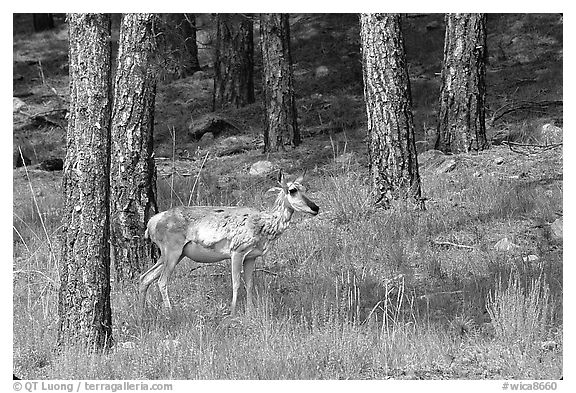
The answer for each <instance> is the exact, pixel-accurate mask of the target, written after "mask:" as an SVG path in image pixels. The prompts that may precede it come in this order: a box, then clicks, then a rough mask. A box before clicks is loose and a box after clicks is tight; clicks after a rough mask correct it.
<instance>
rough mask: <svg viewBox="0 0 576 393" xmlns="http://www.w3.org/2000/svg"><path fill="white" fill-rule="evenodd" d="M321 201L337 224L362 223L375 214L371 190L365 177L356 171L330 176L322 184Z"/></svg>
mask: <svg viewBox="0 0 576 393" xmlns="http://www.w3.org/2000/svg"><path fill="white" fill-rule="evenodd" d="M320 188H321V190H322V194H321V196H320V199H321V200H322V203H323V204H325V205H326V209H328V210H329V211H331V212H332V215H333V217H332V218H333V219H334V221H335V222H336V223H337V224H346V223H349V222H354V221H360V220H362V219H364V218H366V217H368V216H369V215H370V214H371V213H373V211H374V208H373V207H372V204H371V202H370V188H369V186H368V182H366V181H365V179H363V175H362V174H361V173H359V172H357V171H354V170H346V171H342V173H332V174H329V175H328V176H327V177H326V178H325V179H323V181H322V183H321V184H320Z"/></svg>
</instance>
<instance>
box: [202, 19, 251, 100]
mask: <svg viewBox="0 0 576 393" xmlns="http://www.w3.org/2000/svg"><path fill="white" fill-rule="evenodd" d="M216 25H217V32H216V53H215V61H214V95H213V100H212V107H213V110H217V109H222V108H225V107H227V106H228V105H232V106H234V107H236V108H239V107H242V106H245V105H248V104H251V103H253V102H254V76H253V74H254V42H253V26H252V25H253V23H252V21H251V20H250V19H248V18H246V17H245V16H243V15H240V14H218V15H217V17H216Z"/></svg>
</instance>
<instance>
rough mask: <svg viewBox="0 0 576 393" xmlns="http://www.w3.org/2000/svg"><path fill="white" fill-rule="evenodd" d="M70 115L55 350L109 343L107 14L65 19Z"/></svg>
mask: <svg viewBox="0 0 576 393" xmlns="http://www.w3.org/2000/svg"><path fill="white" fill-rule="evenodd" d="M68 23H69V35H70V48H69V55H70V58H69V61H70V62H69V67H70V115H69V120H68V131H67V136H66V137H67V138H66V139H67V150H66V161H65V166H64V175H63V180H62V186H63V191H64V201H65V207H64V225H63V229H62V231H63V239H62V263H61V268H60V291H59V303H58V315H59V330H58V346H59V347H70V346H76V345H80V346H84V347H85V348H87V349H88V350H91V351H98V350H102V349H106V348H108V347H110V346H111V344H112V314H111V309H110V253H109V240H110V239H109V236H108V235H109V207H108V206H109V203H108V202H109V201H108V197H109V166H110V165H109V157H110V108H111V97H110V77H111V76H110V49H111V46H110V42H111V41H110V16H109V15H106V14H70V15H68Z"/></svg>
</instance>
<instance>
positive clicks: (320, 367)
mask: <svg viewBox="0 0 576 393" xmlns="http://www.w3.org/2000/svg"><path fill="white" fill-rule="evenodd" d="M351 157H353V156H351ZM336 158H338V157H336ZM348 158H350V156H349V157H348ZM476 159H479V158H476ZM211 164H213V163H211ZM461 171H462V172H461V173H458V174H450V175H441V176H440V177H436V179H434V176H433V175H431V174H429V173H426V172H424V175H423V176H424V178H425V184H427V185H428V187H427V189H426V194H427V196H428V197H430V198H431V200H433V201H435V202H434V203H430V204H429V210H428V211H426V212H417V211H413V210H410V209H407V208H402V207H399V208H397V209H395V210H392V211H378V210H374V209H371V208H370V207H369V204H368V202H367V201H368V190H367V189H366V186H365V185H364V184H365V182H364V181H363V178H364V177H365V172H364V169H362V166H359V165H357V164H355V163H354V162H353V160H350V159H348V160H342V159H340V160H334V161H333V162H332V163H330V164H329V165H327V166H325V167H324V169H323V171H318V172H315V173H314V172H312V173H309V183H310V184H311V185H313V186H314V187H313V188H312V190H311V195H312V197H313V198H314V199H315V200H316V201H317V203H318V204H319V205H320V206H321V212H322V213H321V214H320V215H319V216H318V217H315V218H309V217H300V218H296V219H295V222H294V223H293V225H292V228H290V229H289V230H288V231H287V232H286V234H285V235H284V236H283V237H282V238H281V239H280V240H279V241H278V243H277V244H276V246H275V247H274V248H273V249H272V250H271V252H270V254H269V255H268V256H267V257H266V260H265V261H263V262H259V264H258V265H259V266H258V267H259V268H261V269H262V268H263V269H264V270H260V271H258V270H257V272H256V283H257V286H256V291H257V299H258V302H259V304H258V307H257V311H256V313H255V315H252V316H241V317H240V318H238V319H236V320H230V319H229V317H227V313H228V304H229V297H230V292H231V289H230V283H229V267H228V266H227V264H226V263H220V264H216V265H212V266H206V267H204V268H202V269H200V270H194V271H191V268H192V267H193V266H195V264H194V263H193V262H190V261H183V262H182V263H181V266H179V268H178V269H177V270H176V273H175V275H174V280H173V284H172V286H171V288H170V291H171V296H172V298H173V303H174V304H175V311H174V312H173V313H172V314H169V315H168V314H166V313H165V311H164V310H163V309H162V308H161V302H160V301H159V294H158V293H157V292H158V291H156V290H152V291H151V292H152V294H151V295H150V299H149V313H148V315H147V317H146V319H145V323H144V324H141V323H140V322H139V321H138V319H137V318H138V315H137V313H135V312H134V304H136V303H137V299H136V293H137V291H136V288H135V286H133V285H128V286H124V287H123V288H122V289H120V288H117V289H115V290H114V291H113V293H112V306H113V312H114V323H115V327H114V339H115V342H116V345H115V347H114V349H113V350H112V351H111V352H110V353H108V354H105V355H90V356H86V355H85V354H82V353H78V352H77V351H76V350H75V349H70V350H67V351H65V352H63V353H62V354H60V355H56V354H55V353H53V346H54V343H55V337H56V333H57V330H56V329H57V313H56V305H57V285H58V277H57V271H56V266H55V264H54V263H53V262H51V257H50V256H49V255H50V253H49V247H48V244H47V242H46V239H45V236H44V235H43V229H42V221H40V220H39V216H38V214H37V212H36V211H37V210H38V209H39V210H40V212H41V213H42V212H43V210H48V209H53V208H54V207H53V206H50V207H49V206H48V205H47V202H51V203H53V204H55V205H56V206H58V207H57V210H58V211H59V209H60V207H59V206H61V204H60V202H57V200H58V198H59V197H58V196H57V195H56V194H54V193H44V194H42V195H41V196H40V197H38V198H37V199H36V204H35V203H34V201H33V200H32V199H29V201H30V203H28V204H26V203H21V202H19V203H18V205H16V206H15V215H17V217H18V218H16V216H15V229H17V230H18V232H19V233H20V236H21V238H18V237H15V245H14V256H15V270H16V271H17V274H15V282H14V305H15V315H14V327H15V330H14V364H15V372H16V373H17V374H20V375H22V376H25V377H27V378H81V379H83V378H100V379H108V378H110V379H116V378H146V379H171V378H176V379H180V378H183V379H220V378H225V379H326V378H329V379H339V378H355V379H361V378H388V377H396V378H508V377H514V378H523V379H526V378H548V379H554V378H558V376H559V375H560V373H561V370H562V336H561V330H562V328H561V326H562V324H561V322H562V317H561V311H560V310H561V293H562V284H561V283H562V275H561V250H560V253H558V248H557V246H555V245H554V244H553V243H550V240H549V239H548V238H546V237H545V236H544V235H542V234H540V235H538V234H537V233H536V234H534V233H531V232H530V225H532V218H534V217H536V218H538V217H542V215H543V214H544V215H547V214H548V213H546V212H547V211H548V212H549V211H553V210H554V209H561V201H562V197H561V188H553V187H552V188H550V189H543V188H542V189H538V188H536V189H535V190H532V191H531V192H527V193H523V194H510V189H511V187H512V189H514V188H513V187H516V186H512V185H511V184H507V183H503V182H499V181H495V180H494V179H493V178H492V177H490V176H485V177H483V178H480V179H476V178H475V179H472V178H469V177H468V176H470V175H469V174H468V172H467V169H466V168H461ZM194 181H195V179H194V176H190V177H189V178H188V183H179V182H177V183H175V184H177V187H178V192H179V193H180V194H181V195H180V198H182V199H183V200H184V199H186V200H187V199H188V197H189V195H187V194H186V190H190V189H191V187H192V186H193V182H194ZM215 181H216V180H214V179H212V180H211V178H210V177H209V176H204V174H202V175H201V176H200V177H199V180H198V182H197V184H199V185H200V190H201V192H200V198H205V199H204V200H205V201H207V202H212V203H227V202H229V201H230V199H227V198H232V197H233V195H234V197H235V198H238V199H236V200H237V201H238V200H242V202H243V203H245V204H249V205H252V206H258V207H260V206H262V205H263V204H266V203H267V201H266V198H265V197H263V193H256V194H255V193H254V192H253V189H255V188H257V187H260V188H262V189H267V188H269V187H270V186H273V185H274V184H273V180H272V179H268V178H266V179H259V180H248V179H247V178H246V179H245V180H243V177H242V176H238V177H237V180H236V183H235V186H236V187H242V188H241V189H240V190H238V189H237V190H236V193H235V194H232V193H226V194H225V196H224V197H222V199H214V198H215V195H214V194H213V193H210V192H209V190H211V189H212V188H211V184H213V183H211V182H215ZM262 182H264V184H263V185H264V187H262V184H261V183H262ZM31 184H32V188H33V189H36V188H40V186H39V185H38V186H37V185H35V184H34V180H32V183H31ZM159 187H164V186H161V185H160V186H159ZM19 190H21V192H23V193H24V195H21V198H18V199H19V200H22V201H24V200H26V198H28V197H26V196H25V195H26V192H25V191H24V190H26V187H22V188H19ZM456 190H458V192H459V193H460V195H459V197H458V199H457V200H456V199H455V197H454V195H455V191H456ZM550 190H552V192H550ZM167 191H169V189H164V193H163V194H162V193H161V195H163V196H164V198H166V197H169V195H170V194H169V192H167ZM28 192H29V191H28ZM204 192H205V194H204ZM507 195H508V196H507ZM510 195H512V196H510ZM455 201H456V205H454V202H455ZM163 203H164V204H166V203H167V201H166V200H164V202H163ZM544 206H546V208H544ZM543 211H544V213H543ZM57 216H58V214H56V215H55V216H54V217H52V216H50V215H46V216H45V219H44V221H43V222H44V223H45V225H46V226H47V227H49V228H55V226H56V225H57V224H56V222H57V220H56V217H57ZM55 229H57V228H55ZM56 232H57V230H56ZM48 233H51V232H50V231H48ZM510 233H513V234H514V235H515V237H516V241H517V243H519V244H521V248H519V249H518V250H517V252H514V253H505V254H501V253H498V252H496V251H494V250H493V249H492V245H493V244H494V243H495V241H497V240H499V238H500V237H501V236H503V235H504V234H510ZM51 236H53V238H52V239H51V241H52V243H54V247H55V248H56V249H58V248H59V246H58V239H57V237H56V236H55V234H54V233H53V234H52V235H51ZM434 239H443V240H448V241H451V242H454V243H460V244H467V245H469V246H472V247H473V248H474V250H468V249H460V248H457V247H449V246H448V247H446V246H437V245H434V244H433V242H432V241H431V240H434ZM534 250H538V251H537V252H538V256H539V260H538V261H536V262H533V263H531V264H527V263H524V262H522V259H521V258H522V255H525V254H527V253H533V252H536V251H534ZM56 257H58V256H56ZM513 272H516V273H513ZM270 273H274V274H270ZM241 307H242V304H241ZM490 320H491V321H492V322H491V323H489V321H490ZM559 332H560V333H559ZM517 336H522V337H524V338H525V339H524V341H523V342H522V343H521V345H520V344H519V343H518V342H517V341H514V340H515V339H514V337H517ZM550 341H553V343H554V344H548V347H546V348H544V349H542V346H543V345H544V346H545V344H542V343H546V342H550ZM538 359H540V360H538Z"/></svg>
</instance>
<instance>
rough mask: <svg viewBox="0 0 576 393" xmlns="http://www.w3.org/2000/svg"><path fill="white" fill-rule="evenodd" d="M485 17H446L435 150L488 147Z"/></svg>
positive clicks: (475, 15) (463, 149)
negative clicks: (485, 105)
mask: <svg viewBox="0 0 576 393" xmlns="http://www.w3.org/2000/svg"><path fill="white" fill-rule="evenodd" d="M485 78H486V15H485V14H447V15H446V38H445V42H444V65H443V68H442V88H441V91H440V110H439V115H438V130H437V133H438V140H437V142H436V148H437V149H439V150H442V151H443V152H445V153H464V152H468V151H470V150H475V151H478V150H484V149H486V148H488V142H487V139H486V125H485V108H484V102H485V96H486V82H485Z"/></svg>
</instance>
